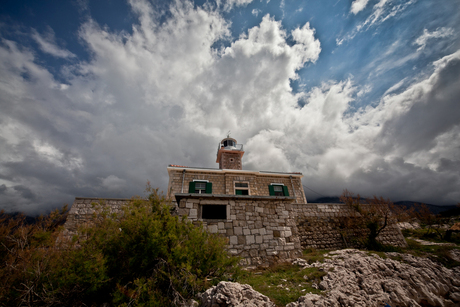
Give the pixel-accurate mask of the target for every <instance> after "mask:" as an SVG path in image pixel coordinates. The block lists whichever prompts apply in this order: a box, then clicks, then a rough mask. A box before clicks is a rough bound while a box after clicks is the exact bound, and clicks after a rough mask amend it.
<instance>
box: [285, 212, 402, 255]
mask: <svg viewBox="0 0 460 307" xmlns="http://www.w3.org/2000/svg"><path fill="white" fill-rule="evenodd" d="M292 210H293V214H294V215H295V216H296V225H297V229H298V235H299V240H300V243H301V245H302V247H303V248H308V247H312V248H318V249H339V248H347V247H356V244H355V242H354V238H356V237H357V236H358V233H359V234H361V233H362V231H363V230H353V229H347V228H346V227H344V223H343V222H344V219H346V218H359V216H357V215H356V212H355V211H354V210H353V209H352V208H350V207H348V206H346V205H345V204H314V203H310V204H292ZM377 240H378V241H379V242H380V243H383V244H389V245H393V246H399V247H405V246H406V241H405V240H404V236H403V235H402V233H401V230H400V229H399V227H398V226H397V225H396V224H395V223H394V221H390V225H388V226H387V227H386V228H385V229H384V230H383V231H382V232H381V233H380V235H379V236H378V237H377Z"/></svg>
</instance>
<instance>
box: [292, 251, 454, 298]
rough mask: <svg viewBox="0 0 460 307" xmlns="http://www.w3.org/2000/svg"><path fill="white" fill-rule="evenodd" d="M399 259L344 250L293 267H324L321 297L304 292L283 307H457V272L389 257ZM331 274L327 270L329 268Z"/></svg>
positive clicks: (417, 260)
mask: <svg viewBox="0 0 460 307" xmlns="http://www.w3.org/2000/svg"><path fill="white" fill-rule="evenodd" d="M387 255H388V256H395V257H398V258H400V259H401V260H402V261H401V262H400V261H396V260H393V259H390V258H386V259H382V258H380V257H379V256H377V255H374V254H372V255H368V254H367V253H365V252H362V251H359V250H354V249H345V250H338V251H334V252H330V253H329V255H328V256H329V257H330V259H325V261H324V263H322V264H321V263H314V264H308V263H306V262H304V261H301V260H296V261H294V263H296V264H298V265H301V266H303V267H323V269H324V270H325V271H328V274H327V275H326V276H325V277H324V278H323V280H322V281H321V283H320V284H319V287H320V289H323V290H326V293H325V296H319V295H315V294H307V295H305V296H302V297H300V298H299V299H298V300H297V302H293V303H290V304H288V305H286V307H310V306H323V307H326V306H384V305H385V304H388V305H390V306H422V305H423V306H460V287H459V283H460V269H458V268H455V269H452V270H451V269H447V268H445V267H443V266H442V265H440V264H438V263H435V262H433V261H431V260H430V259H427V258H419V257H414V256H412V255H408V254H399V253H387ZM332 268H333V270H331V271H329V269H332Z"/></svg>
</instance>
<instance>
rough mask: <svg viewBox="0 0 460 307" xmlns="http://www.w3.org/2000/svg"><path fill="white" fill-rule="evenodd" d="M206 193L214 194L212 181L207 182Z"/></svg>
mask: <svg viewBox="0 0 460 307" xmlns="http://www.w3.org/2000/svg"><path fill="white" fill-rule="evenodd" d="M206 194H212V182H206Z"/></svg>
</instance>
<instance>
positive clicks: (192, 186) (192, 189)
mask: <svg viewBox="0 0 460 307" xmlns="http://www.w3.org/2000/svg"><path fill="white" fill-rule="evenodd" d="M188 192H189V193H195V182H193V181H190V183H189V184H188Z"/></svg>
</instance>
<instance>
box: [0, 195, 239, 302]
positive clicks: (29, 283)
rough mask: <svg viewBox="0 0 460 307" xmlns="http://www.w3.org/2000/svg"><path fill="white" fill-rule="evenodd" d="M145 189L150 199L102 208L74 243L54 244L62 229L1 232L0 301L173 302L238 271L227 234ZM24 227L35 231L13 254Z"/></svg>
mask: <svg viewBox="0 0 460 307" xmlns="http://www.w3.org/2000/svg"><path fill="white" fill-rule="evenodd" d="M149 191H150V196H149V198H148V200H142V199H133V200H132V201H131V203H130V204H129V205H127V206H126V207H125V208H124V210H123V213H122V214H120V215H116V216H114V215H110V214H108V212H106V211H104V208H103V206H101V207H100V208H99V214H97V215H95V216H94V225H93V226H91V227H87V228H84V229H80V238H76V239H77V240H73V241H74V242H78V241H81V243H80V246H79V247H78V248H76V247H75V245H74V243H72V242H64V243H65V245H62V244H61V245H60V246H58V244H57V243H56V242H58V241H59V240H56V238H57V237H58V235H59V233H60V231H61V228H60V227H54V228H52V227H51V228H44V229H42V230H40V231H38V230H36V228H35V227H37V226H31V227H32V228H29V226H26V225H24V224H22V225H21V224H20V223H19V224H17V225H16V226H14V227H10V229H9V232H10V235H4V231H2V236H1V238H0V240H1V242H4V241H6V242H9V243H8V244H10V245H6V246H7V248H8V249H7V250H5V251H6V258H7V260H8V261H6V262H2V267H1V271H0V278H2V281H1V285H0V287H1V288H2V290H0V299H1V301H2V304H5V305H34V306H39V305H41V306H59V305H67V306H69V305H70V306H71V305H75V306H76V305H83V304H85V305H89V306H90V305H93V306H97V305H101V304H103V303H112V304H115V305H120V306H128V305H130V306H131V305H137V306H173V305H176V306H177V305H180V304H181V303H183V302H184V301H186V300H188V299H190V298H193V297H195V296H196V295H197V294H198V293H199V292H201V291H204V290H205V289H207V288H208V287H209V286H211V285H212V284H215V283H217V282H218V281H220V280H221V279H223V278H225V277H227V275H229V274H233V273H234V272H235V271H236V270H237V263H238V260H239V259H237V258H230V257H229V256H228V255H227V252H226V248H225V245H226V239H225V238H222V237H219V236H218V235H214V234H210V233H208V232H207V231H205V230H204V229H203V227H202V225H194V224H192V223H191V222H190V221H188V220H187V219H186V218H179V217H177V216H173V215H171V213H170V208H171V206H168V202H167V201H166V200H165V198H164V197H163V196H162V195H160V194H159V193H158V190H155V189H150V190H149ZM2 230H3V229H2ZM7 232H8V231H7ZM24 232H26V233H33V234H34V235H32V236H31V237H30V236H29V239H28V242H29V243H28V244H25V245H24V244H23V245H24V248H23V249H22V250H21V253H18V252H17V251H18V248H19V246H18V245H15V244H17V242H18V241H14V240H12V237H11V233H14V234H16V236H20V234H21V233H24ZM37 234H39V235H37ZM81 238H85V240H81ZM32 242H35V243H34V244H32ZM1 257H3V256H1ZM2 260H3V259H2ZM5 263H6V265H5Z"/></svg>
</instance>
